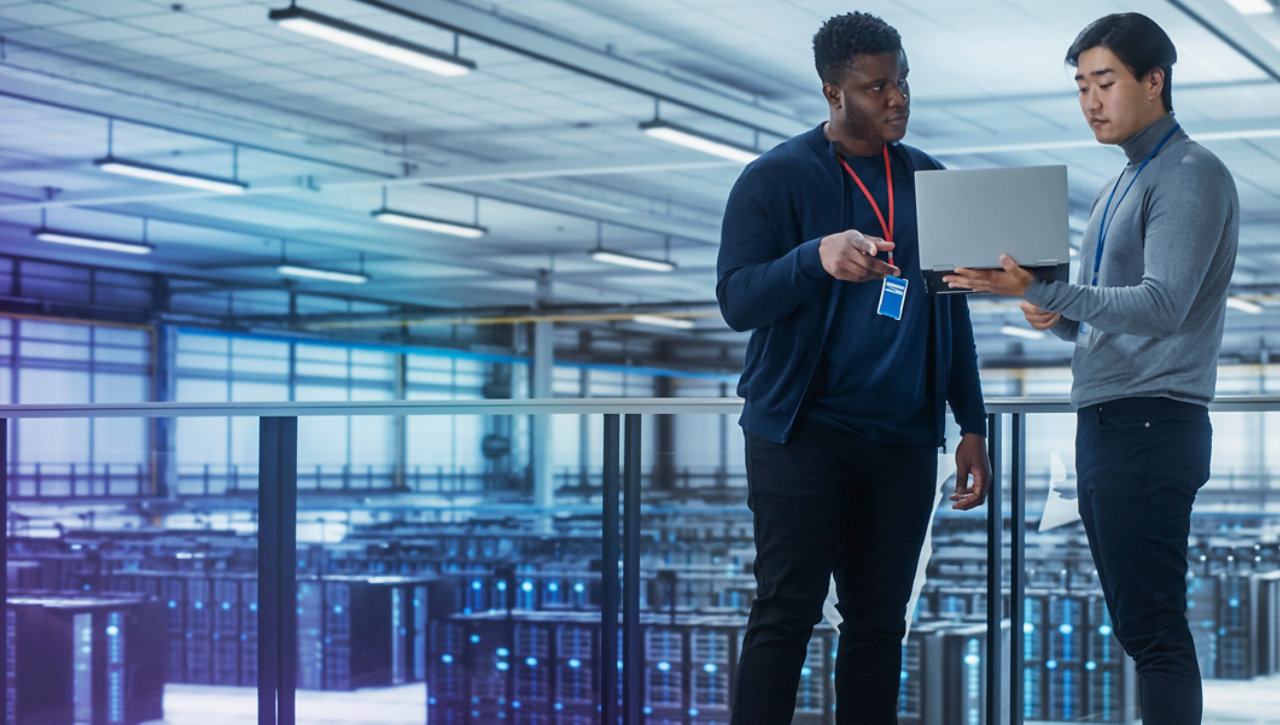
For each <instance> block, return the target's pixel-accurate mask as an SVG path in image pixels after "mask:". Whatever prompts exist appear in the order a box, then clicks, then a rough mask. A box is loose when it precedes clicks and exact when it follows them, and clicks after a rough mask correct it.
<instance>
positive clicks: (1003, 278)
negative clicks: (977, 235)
mask: <svg viewBox="0 0 1280 725" xmlns="http://www.w3.org/2000/svg"><path fill="white" fill-rule="evenodd" d="M1000 266H1001V267H1002V268H1003V269H969V268H967V267H960V268H959V269H956V270H955V271H953V272H952V273H951V274H949V275H946V276H944V277H943V278H942V281H943V282H945V283H947V284H948V285H949V286H951V287H952V288H953V289H968V290H973V291H974V292H994V293H995V294H998V295H1001V296H1003V297H1021V296H1023V295H1025V294H1026V293H1027V288H1028V287H1030V286H1031V283H1032V281H1034V280H1035V275H1033V274H1031V273H1030V272H1028V271H1027V270H1025V269H1023V268H1022V267H1019V266H1018V263H1017V262H1016V261H1014V259H1013V257H1010V256H1009V255H1007V254H1002V255H1000Z"/></svg>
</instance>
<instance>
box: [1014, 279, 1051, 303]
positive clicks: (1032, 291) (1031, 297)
mask: <svg viewBox="0 0 1280 725" xmlns="http://www.w3.org/2000/svg"><path fill="white" fill-rule="evenodd" d="M1052 284H1053V282H1049V281H1047V280H1043V279H1033V280H1031V285H1030V286H1028V287H1027V291H1026V292H1024V293H1022V299H1024V300H1026V301H1027V302H1030V303H1031V304H1033V305H1035V306H1036V307H1040V308H1043V307H1044V305H1045V301H1046V300H1047V299H1049V297H1050V285H1052Z"/></svg>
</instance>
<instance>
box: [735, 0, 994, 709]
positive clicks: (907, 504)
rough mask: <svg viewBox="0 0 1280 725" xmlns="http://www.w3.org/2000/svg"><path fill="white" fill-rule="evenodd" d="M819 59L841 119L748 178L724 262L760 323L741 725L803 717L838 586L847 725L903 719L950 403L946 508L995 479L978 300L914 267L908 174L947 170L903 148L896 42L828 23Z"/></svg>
mask: <svg viewBox="0 0 1280 725" xmlns="http://www.w3.org/2000/svg"><path fill="white" fill-rule="evenodd" d="M814 56H815V61H816V65H817V69H818V75H819V76H820V77H821V79H822V83H823V86H822V90H823V94H824V96H825V97H826V99H827V102H828V105H829V106H830V111H831V116H830V120H829V121H828V122H826V123H824V124H822V125H821V126H819V127H817V128H815V129H813V130H812V131H809V132H807V133H803V134H801V135H799V136H796V137H795V138H792V139H790V140H788V141H786V142H784V143H782V144H780V145H779V146H777V147H776V148H774V149H773V150H771V151H769V152H768V153H766V154H764V155H763V156H762V157H760V158H759V159H758V160H756V161H754V162H752V163H751V164H750V165H748V166H747V167H746V169H744V170H743V172H742V176H741V177H740V178H739V179H738V182H737V183H736V184H735V185H734V188H733V191H732V192H731V194H730V196H729V200H728V204H727V206H726V209H725V218H724V225H723V228H722V235H721V243H720V255H719V260H718V265H717V267H718V276H719V282H718V284H717V286H716V296H717V298H718V299H719V301H720V309H721V312H722V313H723V314H724V319H725V321H726V322H728V324H729V326H730V327H732V328H733V329H735V330H751V331H752V334H751V340H750V342H749V343H748V345H747V353H746V364H745V369H744V370H743V374H742V379H741V382H740V383H739V386H738V392H739V393H740V394H741V395H742V397H743V398H745V399H746V405H745V407H744V408H743V414H742V419H741V424H742V427H743V430H744V432H745V434H746V459H747V482H748V499H747V503H748V506H749V507H750V508H751V510H752V512H753V513H754V516H755V539H756V562H755V575H756V582H757V593H756V599H755V602H754V603H753V605H752V607H751V617H750V620H749V623H748V625H747V633H746V637H745V639H744V640H743V644H742V658H741V661H740V663H739V667H738V677H737V683H736V686H735V693H734V701H733V710H734V715H733V722H735V723H789V722H791V718H792V715H793V712H794V710H795V704H796V689H797V685H798V683H799V678H800V676H801V674H802V668H803V667H804V662H805V654H806V645H807V643H808V640H809V636H810V634H811V633H812V631H813V626H814V625H815V624H816V623H817V622H819V621H820V619H821V616H822V603H823V601H824V599H825V597H826V593H827V589H828V582H829V580H830V578H831V576H832V575H834V577H835V581H836V591H837V594H838V598H839V604H838V605H837V608H838V610H839V611H840V613H841V615H842V617H843V622H842V623H841V626H840V644H839V648H838V653H837V656H836V698H837V719H838V721H839V722H840V723H864V722H865V723H892V722H895V721H896V714H895V712H896V703H897V699H898V686H899V672H900V670H901V639H902V637H903V635H904V633H905V628H906V614H907V612H906V605H907V601H908V600H909V598H910V594H911V586H912V583H913V581H914V576H915V571H916V563H917V561H918V559H919V554H920V547H921V545H922V543H923V540H924V536H925V531H926V529H927V527H928V524H929V521H930V519H931V518H932V515H933V505H934V501H935V495H936V492H937V488H936V484H937V449H938V447H939V446H942V445H943V442H944V441H943V430H944V412H945V411H944V409H945V406H946V404H947V403H950V404H951V408H952V410H953V411H954V415H955V418H956V421H957V422H958V423H959V425H960V433H961V440H960V443H959V444H958V445H957V447H956V465H957V476H956V491H955V494H954V495H952V496H951V499H952V501H954V504H953V507H954V508H957V509H971V508H974V507H976V506H979V505H981V504H982V502H983V500H984V499H985V497H986V487H987V482H988V481H989V480H990V477H991V470H990V466H989V464H988V461H987V455H986V440H985V435H986V412H985V410H984V408H983V403H982V391H981V388H980V386H979V380H978V365H977V354H976V351H975V349H974V342H973V330H972V327H971V325H970V322H969V311H968V307H967V305H966V302H965V299H964V297H963V296H961V295H937V296H935V295H930V294H927V293H926V292H925V290H924V284H923V278H922V276H921V273H920V263H919V255H918V251H917V241H916V220H915V193H914V188H915V187H914V174H913V172H914V171H915V170H916V169H936V168H940V164H939V163H938V162H937V161H935V160H934V159H933V158H931V157H929V156H928V155H927V154H925V153H923V152H921V151H919V150H917V149H914V148H911V147H909V146H905V145H903V144H901V143H899V141H900V140H901V139H902V137H903V136H904V135H905V134H906V130H907V119H908V114H909V107H910V101H909V95H908V94H909V91H908V88H907V72H908V68H907V58H906V54H905V53H904V52H903V50H902V44H901V39H900V38H899V36H898V33H897V31H896V30H894V29H893V28H892V27H890V26H889V25H888V24H886V23H885V22H884V21H883V20H881V19H879V18H877V17H875V16H872V15H867V14H864V13H851V14H846V15H841V16H837V17H833V18H831V19H830V20H828V21H827V22H826V23H825V24H824V25H823V27H822V29H821V30H819V31H818V33H817V35H815V36H814ZM886 277H889V282H888V283H886V281H885V280H886ZM895 280H897V281H895ZM903 282H905V287H906V291H905V296H902V295H899V294H895V293H896V292H898V291H899V290H901V287H902V284H903ZM886 301H887V302H888V303H889V304H888V305H887V306H886V304H885V302H886ZM895 301H897V304H896V305H895V304H893V303H894V302H895Z"/></svg>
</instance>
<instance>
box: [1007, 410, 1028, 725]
mask: <svg viewBox="0 0 1280 725" xmlns="http://www.w3.org/2000/svg"><path fill="white" fill-rule="evenodd" d="M1009 434H1010V438H1009V508H1010V513H1009V722H1010V723H1012V725H1021V723H1022V715H1023V712H1022V679H1023V676H1024V672H1023V662H1022V655H1023V651H1022V642H1023V639H1024V637H1025V634H1024V632H1023V629H1022V619H1023V612H1022V608H1023V605H1024V603H1025V599H1024V594H1025V589H1026V579H1025V578H1024V576H1023V571H1024V570H1023V565H1024V563H1025V561H1026V558H1025V557H1026V518H1027V517H1026V508H1027V503H1026V489H1027V416H1026V414H1024V413H1014V414H1013V418H1012V425H1010V430H1009Z"/></svg>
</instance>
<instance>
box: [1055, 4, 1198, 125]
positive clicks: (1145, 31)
mask: <svg viewBox="0 0 1280 725" xmlns="http://www.w3.org/2000/svg"><path fill="white" fill-rule="evenodd" d="M1097 47H1103V48H1106V49H1107V50H1109V51H1111V52H1112V53H1115V54H1116V57H1117V58H1119V59H1120V62H1121V63H1124V64H1125V65H1126V66H1127V67H1128V68H1129V71H1130V72H1131V73H1133V77H1134V78H1138V79H1142V78H1143V77H1145V76H1146V75H1147V74H1148V73H1150V72H1151V71H1153V70H1155V69H1156V68H1160V69H1161V70H1163V71H1164V89H1163V90H1162V91H1161V92H1160V100H1161V101H1163V102H1164V110H1165V111H1166V112H1169V111H1172V110H1173V64H1174V63H1176V62H1178V51H1177V49H1176V48H1174V47H1173V41H1172V40H1170V39H1169V36H1168V34H1166V33H1165V32H1164V29H1163V28H1161V27H1160V26H1159V25H1157V24H1156V21H1154V20H1152V19H1151V18H1148V17H1147V16H1146V15H1143V14H1142V13H1113V14H1111V15H1107V16H1106V17H1102V18H1098V19H1097V20H1095V21H1093V22H1092V23H1089V25H1088V27H1086V28H1085V29H1084V30H1081V31H1080V34H1079V35H1077V36H1076V41H1075V42H1074V43H1072V44H1071V47H1070V48H1067V63H1068V64H1069V65H1070V66H1071V67H1073V68H1074V67H1076V66H1077V64H1078V63H1079V60H1080V54H1081V53H1083V52H1085V51H1086V50H1089V49H1090V48H1097Z"/></svg>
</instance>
